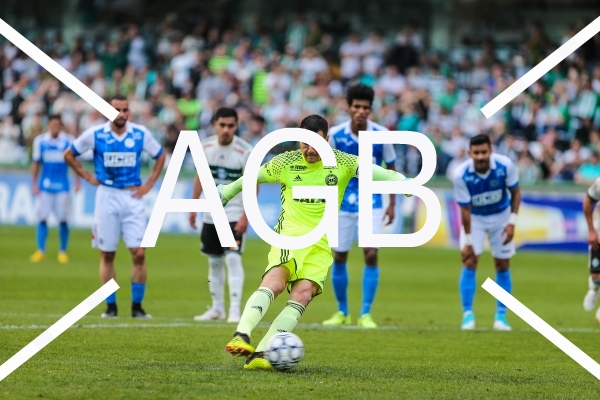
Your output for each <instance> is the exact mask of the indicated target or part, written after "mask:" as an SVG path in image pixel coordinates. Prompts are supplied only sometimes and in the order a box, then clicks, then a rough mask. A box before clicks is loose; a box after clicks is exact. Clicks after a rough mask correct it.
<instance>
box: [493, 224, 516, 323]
mask: <svg viewBox="0 0 600 400" xmlns="http://www.w3.org/2000/svg"><path fill="white" fill-rule="evenodd" d="M503 231H504V227H502V228H501V229H495V230H493V231H490V233H489V240H490V247H491V248H492V256H493V257H494V267H495V268H496V283H497V284H498V286H500V287H501V288H502V289H504V290H506V291H507V292H508V293H511V292H512V278H511V275H510V259H511V258H512V256H514V255H515V245H514V241H510V242H509V243H507V244H504V239H505V237H504V232H503ZM494 329H496V330H502V331H509V330H511V327H510V325H509V324H508V321H507V320H506V306H505V305H504V304H502V303H501V302H500V301H497V302H496V315H495V317H494Z"/></svg>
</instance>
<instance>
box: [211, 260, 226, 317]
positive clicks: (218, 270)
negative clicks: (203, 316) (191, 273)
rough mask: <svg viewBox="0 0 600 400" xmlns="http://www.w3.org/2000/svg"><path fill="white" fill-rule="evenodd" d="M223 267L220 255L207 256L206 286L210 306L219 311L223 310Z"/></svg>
mask: <svg viewBox="0 0 600 400" xmlns="http://www.w3.org/2000/svg"><path fill="white" fill-rule="evenodd" d="M224 285H225V268H223V258H222V257H208V288H209V289H210V297H211V298H212V303H213V304H212V306H213V308H214V309H216V310H219V311H224V310H225V288H224Z"/></svg>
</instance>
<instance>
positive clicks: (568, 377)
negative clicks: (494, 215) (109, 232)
mask: <svg viewBox="0 0 600 400" xmlns="http://www.w3.org/2000/svg"><path fill="white" fill-rule="evenodd" d="M34 234H35V233H34V230H33V229H32V228H17V227H6V226H4V227H0V363H3V362H4V361H5V360H7V359H9V358H10V357H11V356H12V355H14V354H15V353H16V352H18V351H19V350H20V349H21V348H23V347H24V346H25V345H26V344H28V343H29V342H30V341H31V340H33V339H34V338H35V337H37V336H38V335H39V334H40V333H41V332H43V330H44V329H45V328H46V327H48V326H50V325H51V324H53V323H54V322H55V321H57V320H58V319H59V318H60V317H61V316H62V315H64V314H65V313H67V312H69V311H70V310H71V309H72V308H73V307H75V306H76V305H77V304H79V303H80V302H81V301H82V300H83V299H85V298H86V297H87V296H89V295H90V294H91V293H93V292H94V291H95V290H96V289H98V287H100V282H99V278H98V254H97V252H96V251H95V250H92V249H91V248H90V234H89V232H88V231H81V230H80V231H73V232H72V234H71V245H70V256H71V262H70V263H69V264H66V265H62V264H59V263H58V262H56V261H55V258H56V251H55V249H56V247H57V238H56V236H57V233H56V230H52V231H51V234H50V239H49V243H48V249H49V250H48V256H47V259H46V260H45V261H44V262H42V263H39V264H32V263H30V262H29V260H28V256H29V255H30V254H31V253H32V252H33V250H34V243H35V239H34ZM121 246H122V245H121ZM245 250H246V251H245V254H244V266H245V270H246V285H245V293H244V300H245V299H247V297H248V296H249V295H250V294H251V293H252V291H253V290H254V289H255V288H256V287H257V286H258V284H259V283H260V276H261V275H262V272H263V269H264V267H265V260H266V255H267V251H268V246H267V245H265V244H264V243H262V242H260V241H258V240H249V241H248V242H247V245H246V249H245ZM128 258H129V257H128V254H127V253H126V252H125V248H124V247H121V248H120V251H119V253H118V254H117V261H116V263H117V282H118V283H119V284H120V286H121V289H119V290H118V292H117V299H118V304H119V306H120V313H121V316H120V317H119V318H118V319H117V320H114V321H106V320H103V319H101V318H100V317H99V315H100V314H101V312H102V311H103V309H104V304H102V305H101V306H99V307H98V308H96V309H95V310H93V311H92V312H90V313H89V314H88V315H87V316H86V317H84V318H82V319H81V320H80V321H79V322H78V323H77V324H76V325H75V326H73V327H72V328H71V329H68V330H67V331H66V332H65V333H63V334H62V335H61V336H59V337H58V338H57V339H55V340H54V341H52V342H51V343H50V344H49V345H48V346H46V347H45V348H44V349H43V350H41V351H40V352H39V353H38V354H36V355H35V356H34V357H33V358H31V359H30V360H29V361H27V362H26V363H25V364H24V365H23V366H21V367H20V368H19V369H17V370H16V371H14V372H13V373H12V374H11V375H9V376H8V377H7V378H6V379H5V380H4V381H2V382H0V398H24V399H25V398H27V399H31V398H51V399H145V398H160V399H173V398H178V399H195V398H249V399H250V398H257V399H264V398H284V397H285V398H287V399H296V398H297V399H301V398H307V397H310V398H318V399H327V398H395V399H399V398H404V399H407V398H411V399H412V398H414V399H424V398H449V399H451V398H461V399H467V398H471V399H481V398H498V399H506V398H596V396H600V383H599V382H598V381H597V380H596V378H594V377H593V376H592V375H591V374H589V373H588V372H587V371H586V370H584V369H583V368H582V367H581V366H579V365H578V364H577V363H576V362H575V361H573V360H572V359H571V358H569V357H568V356H567V355H566V354H564V353H563V352H562V351H560V350H559V349H557V348H556V347H555V346H554V345H552V344H551V343H550V342H548V341H547V340H546V339H545V338H544V337H542V336H541V335H540V334H539V333H537V332H535V331H533V330H532V329H531V328H529V326H528V325H527V324H526V323H525V322H523V321H522V320H520V319H519V318H518V317H517V316H515V315H514V314H512V313H510V312H509V314H508V318H509V322H510V323H511V324H512V326H513V329H514V331H513V332H495V331H492V330H491V329H490V328H491V326H492V319H493V315H494V311H495V300H494V299H493V298H492V296H491V295H489V294H488V293H487V292H485V291H484V290H483V289H481V288H478V291H477V294H476V296H475V313H476V316H477V324H478V327H479V328H480V329H478V330H477V331H474V332H461V331H460V330H459V329H458V326H459V324H460V319H461V308H460V302H459V297H458V290H457V281H458V274H459V269H460V260H459V255H458V253H457V252H456V251H449V250H437V249H431V248H416V249H401V248H398V249H382V250H381V252H380V266H381V278H380V281H381V283H380V286H379V291H378V293H377V298H376V301H375V304H374V306H373V316H374V318H375V320H376V321H377V322H378V323H379V324H380V325H381V328H380V329H378V330H376V331H364V330H359V329H323V328H322V327H320V326H319V325H318V324H319V323H320V322H321V321H322V320H324V319H326V318H328V317H329V316H330V315H331V314H332V313H333V312H334V311H335V310H336V305H335V300H334V295H333V290H332V287H331V282H327V285H326V290H325V292H324V294H323V295H321V296H319V297H317V298H316V299H314V300H313V302H312V303H311V304H310V306H309V307H308V309H307V311H306V313H305V314H304V316H303V317H302V320H301V324H300V325H299V327H298V328H297V330H296V331H295V332H296V333H297V334H298V335H299V336H300V337H301V338H302V340H303V341H304V345H305V348H306V354H305V358H304V360H303V361H302V362H301V364H300V365H299V366H298V367H297V368H296V369H295V370H293V371H290V372H286V373H282V372H272V371H259V372H248V371H244V370H243V369H242V365H243V359H240V358H234V357H231V356H229V355H227V354H225V353H224V351H223V348H224V345H225V343H227V341H228V340H229V338H230V337H231V334H232V333H233V330H234V326H233V325H230V324H226V323H224V322H220V323H196V322H194V321H193V320H192V317H193V316H194V315H198V314H200V313H201V312H203V311H204V310H205V307H206V305H207V304H209V300H210V298H209V294H208V288H207V283H206V281H207V279H206V275H207V273H206V270H207V266H206V260H205V258H203V257H202V256H201V255H200V254H199V252H198V239H197V238H196V237H193V236H177V235H161V236H160V237H159V239H158V242H157V246H156V248H153V249H149V250H148V253H147V260H148V266H149V275H148V276H149V280H148V289H147V293H146V299H145V301H144V306H145V308H146V310H147V311H148V312H149V313H151V314H152V315H153V316H154V317H155V319H153V320H152V321H133V320H132V319H131V318H130V317H129V316H128V311H129V303H130V285H129V273H130V263H129V259H128ZM349 265H350V293H349V296H350V307H351V311H350V312H351V314H352V316H353V318H354V321H355V320H356V317H357V316H358V315H357V314H358V312H359V307H360V301H361V298H360V296H361V279H362V256H361V253H360V251H359V249H355V250H353V252H352V253H351V255H350V264H349ZM513 267H514V268H513V282H514V292H513V294H514V295H515V297H516V298H517V299H519V300H520V301H521V302H523V303H524V304H525V305H526V306H528V307H529V308H530V309H531V310H532V311H534V312H535V313H537V314H538V315H539V316H540V317H541V318H543V319H544V320H545V321H546V322H548V323H549V324H550V325H552V326H553V327H555V328H556V329H558V330H559V331H561V332H562V333H563V334H564V335H565V336H566V337H567V338H568V339H569V340H571V341H572V342H573V343H574V344H575V345H577V346H578V347H579V348H581V349H582V350H583V351H584V352H586V353H587V354H588V355H589V356H591V357H592V358H594V359H596V360H600V346H599V345H598V343H599V340H598V339H599V337H600V327H599V326H598V323H597V322H596V321H595V320H594V315H593V313H586V312H584V311H583V308H582V300H583V296H584V294H585V291H586V290H587V270H586V258H585V255H572V254H543V253H533V252H531V253H526V252H520V253H518V254H517V256H516V257H515V258H514V259H513ZM487 277H491V278H494V277H495V275H494V272H493V267H492V265H491V258H490V256H489V255H485V256H483V258H482V260H481V265H480V269H479V273H478V276H477V279H478V283H479V285H481V283H483V281H484V280H485V279H486V278H487ZM285 297H286V296H281V297H280V298H278V299H277V300H276V302H275V303H274V304H273V305H272V306H271V307H270V309H269V311H268V313H267V315H266V316H265V319H264V320H265V321H272V320H273V318H274V317H275V316H276V315H277V313H278V312H279V311H280V310H281V308H282V307H283V305H284V300H285V299H284V298H285ZM267 326H268V325H267V324H266V323H265V324H261V325H260V326H259V327H258V328H257V329H256V331H255V335H254V337H255V340H258V338H259V337H260V335H262V334H264V333H265V332H266V328H267Z"/></svg>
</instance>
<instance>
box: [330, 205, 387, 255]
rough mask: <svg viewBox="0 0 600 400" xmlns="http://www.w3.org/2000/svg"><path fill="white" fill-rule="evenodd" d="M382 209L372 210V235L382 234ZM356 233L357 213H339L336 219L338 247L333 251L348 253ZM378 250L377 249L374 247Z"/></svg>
mask: <svg viewBox="0 0 600 400" xmlns="http://www.w3.org/2000/svg"><path fill="white" fill-rule="evenodd" d="M384 216H385V214H384V212H383V208H374V209H373V233H374V234H376V235H377V234H380V233H383V218H384ZM357 232H358V213H357V212H356V213H355V212H347V211H340V214H339V218H338V247H335V248H334V249H333V250H334V251H337V252H339V253H345V252H347V251H350V249H351V248H352V244H353V243H354V239H355V238H356V235H357ZM376 248H378V247H376Z"/></svg>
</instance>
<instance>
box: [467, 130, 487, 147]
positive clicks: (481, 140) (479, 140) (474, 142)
mask: <svg viewBox="0 0 600 400" xmlns="http://www.w3.org/2000/svg"><path fill="white" fill-rule="evenodd" d="M486 143H487V144H488V145H489V146H490V147H492V141H491V139H490V137H489V136H488V135H486V134H484V133H482V134H479V135H475V136H473V137H472V138H471V141H470V142H469V147H473V146H479V145H480V144H486Z"/></svg>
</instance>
